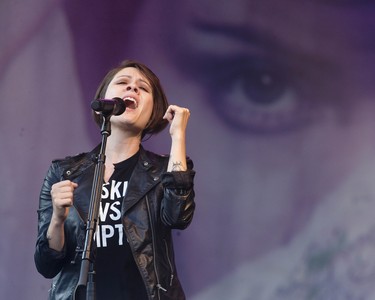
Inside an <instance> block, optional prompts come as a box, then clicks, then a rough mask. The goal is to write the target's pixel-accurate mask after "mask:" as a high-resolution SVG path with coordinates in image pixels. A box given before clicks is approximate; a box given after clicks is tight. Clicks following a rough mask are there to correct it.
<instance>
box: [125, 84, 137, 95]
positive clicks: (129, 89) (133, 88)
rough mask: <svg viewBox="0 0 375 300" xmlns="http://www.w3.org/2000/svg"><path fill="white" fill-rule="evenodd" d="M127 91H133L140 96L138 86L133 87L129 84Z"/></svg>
mask: <svg viewBox="0 0 375 300" xmlns="http://www.w3.org/2000/svg"><path fill="white" fill-rule="evenodd" d="M126 90H127V91H131V90H133V91H134V92H135V93H136V94H138V91H139V90H138V88H137V87H136V86H134V85H131V84H129V85H128V86H127V87H126Z"/></svg>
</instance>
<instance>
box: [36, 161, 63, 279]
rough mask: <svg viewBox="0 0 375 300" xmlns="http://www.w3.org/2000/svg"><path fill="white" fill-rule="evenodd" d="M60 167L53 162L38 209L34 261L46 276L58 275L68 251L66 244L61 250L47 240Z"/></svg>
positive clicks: (41, 193) (45, 180)
mask: <svg viewBox="0 0 375 300" xmlns="http://www.w3.org/2000/svg"><path fill="white" fill-rule="evenodd" d="M59 173H60V172H59V168H58V165H57V164H56V163H53V164H52V165H51V166H50V168H49V170H48V172H47V175H46V177H45V179H44V182H43V186H42V189H41V192H40V198H39V209H38V236H37V241H36V247H35V253H34V261H35V265H36V268H37V270H38V272H39V273H40V274H42V275H43V276H44V277H46V278H52V277H54V276H56V275H57V274H58V273H59V272H60V270H61V269H62V267H63V265H64V264H65V257H66V251H65V246H64V249H63V250H62V251H61V252H58V251H55V250H53V249H51V248H49V245H48V240H47V237H46V235H47V229H48V227H49V224H50V221H51V217H52V210H53V208H52V198H51V193H50V191H51V187H52V185H53V184H54V183H56V182H58V181H60V177H61V176H60V175H59Z"/></svg>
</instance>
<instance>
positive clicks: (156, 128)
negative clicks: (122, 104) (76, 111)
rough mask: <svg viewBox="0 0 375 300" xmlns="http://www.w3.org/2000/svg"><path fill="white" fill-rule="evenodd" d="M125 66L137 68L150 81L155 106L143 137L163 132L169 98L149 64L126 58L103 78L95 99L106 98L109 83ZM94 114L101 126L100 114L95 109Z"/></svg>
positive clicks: (165, 124) (96, 121)
mask: <svg viewBox="0 0 375 300" xmlns="http://www.w3.org/2000/svg"><path fill="white" fill-rule="evenodd" d="M124 68H135V69H137V70H138V71H139V72H140V73H141V74H142V75H143V76H144V77H145V78H146V79H147V80H148V81H149V83H150V85H151V89H152V95H153V103H154V106H153V110H152V113H151V117H150V120H149V121H148V123H147V125H146V128H145V129H144V130H143V132H142V139H143V138H144V137H145V136H146V135H149V136H151V135H153V134H156V133H159V132H161V131H162V130H163V129H164V128H165V127H166V126H167V125H168V121H167V120H164V119H163V116H164V114H165V112H166V110H167V108H168V100H167V97H166V96H165V93H164V90H163V87H162V86H161V83H160V80H159V78H158V77H157V76H156V75H155V74H154V72H152V71H151V70H150V69H149V68H148V67H147V66H145V65H144V64H142V63H140V62H137V61H135V60H124V61H123V62H121V63H120V64H119V65H118V66H117V67H115V68H113V69H112V70H110V71H109V72H108V73H107V75H106V76H105V77H104V78H103V80H102V82H101V83H100V85H99V87H98V89H97V90H96V93H95V100H96V99H104V97H105V93H106V92H107V88H108V85H109V84H110V82H111V81H112V79H113V77H115V75H116V74H117V73H118V72H120V71H121V70H122V69H124ZM92 116H93V118H94V120H95V123H96V124H98V125H99V126H101V123H102V118H101V116H100V114H97V113H95V111H94V110H93V111H92Z"/></svg>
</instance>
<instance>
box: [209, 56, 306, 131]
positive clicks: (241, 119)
mask: <svg viewBox="0 0 375 300" xmlns="http://www.w3.org/2000/svg"><path fill="white" fill-rule="evenodd" d="M206 71H207V72H212V74H211V75H210V76H211V77H210V78H211V79H210V85H211V87H210V88H209V93H210V96H209V98H210V101H212V102H213V103H212V104H213V107H215V109H216V111H217V113H218V114H219V116H220V117H221V118H223V120H224V121H225V122H227V123H228V125H229V126H232V127H234V128H235V129H237V130H241V131H248V132H252V133H269V134H272V133H280V132H285V131H290V130H295V129H298V128H301V127H303V126H306V125H308V124H309V122H310V121H311V120H312V117H313V113H312V112H313V106H312V102H311V101H310V100H311V99H308V98H307V97H306V94H307V93H306V91H304V89H305V84H304V83H303V78H296V77H298V76H297V74H296V73H295V72H294V70H288V69H287V68H286V67H284V66H282V65H279V64H276V63H272V62H269V61H267V62H265V61H262V60H260V59H258V60H252V61H247V62H244V61H241V62H237V63H234V62H233V61H232V62H230V63H222V64H221V65H220V64H219V65H216V67H215V68H213V69H212V70H208V69H207V70H206Z"/></svg>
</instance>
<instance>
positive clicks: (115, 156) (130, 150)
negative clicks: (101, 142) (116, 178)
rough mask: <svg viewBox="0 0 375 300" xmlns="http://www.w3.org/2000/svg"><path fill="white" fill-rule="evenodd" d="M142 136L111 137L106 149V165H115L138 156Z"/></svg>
mask: <svg viewBox="0 0 375 300" xmlns="http://www.w3.org/2000/svg"><path fill="white" fill-rule="evenodd" d="M140 144H141V138H140V136H118V135H110V136H109V137H108V140H107V147H106V164H115V163H118V162H121V161H123V160H125V159H128V158H129V157H131V156H133V155H134V154H136V153H137V152H138V150H139V148H140Z"/></svg>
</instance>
